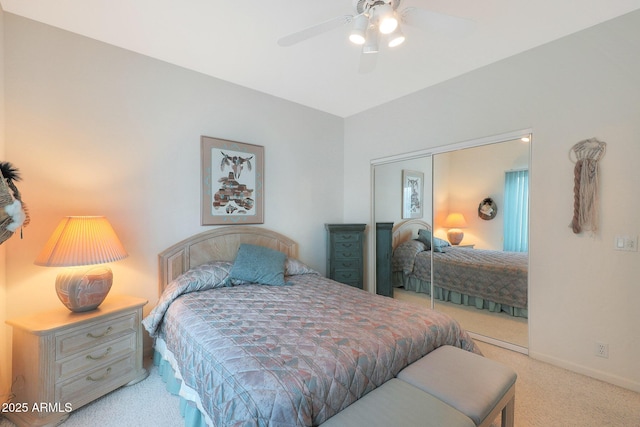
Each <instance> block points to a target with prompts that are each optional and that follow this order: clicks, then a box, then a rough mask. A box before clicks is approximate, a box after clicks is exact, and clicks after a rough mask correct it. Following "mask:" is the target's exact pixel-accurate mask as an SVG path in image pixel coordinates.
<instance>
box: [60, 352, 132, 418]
mask: <svg viewBox="0 0 640 427" xmlns="http://www.w3.org/2000/svg"><path fill="white" fill-rule="evenodd" d="M135 369H136V354H135V353H131V354H129V355H127V356H125V357H124V358H121V359H119V360H114V361H113V362H112V363H110V364H107V365H104V366H101V367H99V368H96V369H92V370H89V371H87V372H86V373H83V374H81V375H78V376H76V377H74V378H73V379H70V380H68V381H66V382H61V383H58V384H57V385H56V393H55V394H56V400H55V401H56V402H72V403H74V407H75V406H76V405H81V404H83V402H84V401H85V400H86V399H87V398H89V400H88V401H91V400H93V399H95V398H96V397H93V396H94V395H95V396H102V395H103V394H105V393H106V392H109V391H111V390H113V388H114V383H116V385H124V384H126V383H127V382H128V381H129V380H130V378H131V375H129V373H132V372H133V371H134V370H135ZM91 397H92V398H91Z"/></svg>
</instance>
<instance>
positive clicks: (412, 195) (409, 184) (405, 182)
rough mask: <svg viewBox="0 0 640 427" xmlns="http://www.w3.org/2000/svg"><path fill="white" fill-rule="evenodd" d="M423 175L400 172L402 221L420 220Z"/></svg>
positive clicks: (406, 171) (422, 204) (420, 173)
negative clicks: (409, 219)
mask: <svg viewBox="0 0 640 427" xmlns="http://www.w3.org/2000/svg"><path fill="white" fill-rule="evenodd" d="M423 187H424V174H423V173H422V172H417V171H410V170H402V219H408V218H422V210H423V206H424V203H423V202H424V201H423V197H424V188H423Z"/></svg>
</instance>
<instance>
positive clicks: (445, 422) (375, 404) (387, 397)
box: [322, 378, 474, 427]
mask: <svg viewBox="0 0 640 427" xmlns="http://www.w3.org/2000/svg"><path fill="white" fill-rule="evenodd" d="M393 426H402V427H474V424H473V422H472V421H471V420H470V419H469V417H467V416H465V415H464V414H462V413H461V412H459V411H457V410H455V409H453V408H452V407H451V406H449V405H447V404H446V403H444V402H442V401H440V400H439V399H436V398H435V397H433V396H431V395H430V394H428V393H425V392H423V391H422V390H420V389H418V388H416V387H414V386H412V385H410V384H408V383H406V382H404V381H400V380H398V379H396V378H393V379H391V380H389V381H387V382H386V383H384V384H382V385H381V386H380V387H378V388H376V389H375V390H373V391H371V392H370V393H368V394H366V395H365V396H363V397H362V398H360V399H358V400H357V401H355V402H354V403H352V404H351V405H350V406H348V407H347V408H346V409H344V410H343V411H341V412H339V413H337V414H336V415H334V416H333V417H331V418H329V419H328V420H327V421H326V422H324V423H323V424H322V427H393Z"/></svg>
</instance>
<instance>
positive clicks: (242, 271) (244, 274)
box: [229, 243, 287, 286]
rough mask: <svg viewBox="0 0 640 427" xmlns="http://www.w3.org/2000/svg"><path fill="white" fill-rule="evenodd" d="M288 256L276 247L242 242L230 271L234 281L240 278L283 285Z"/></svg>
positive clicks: (253, 281) (246, 280)
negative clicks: (270, 247) (271, 247)
mask: <svg viewBox="0 0 640 427" xmlns="http://www.w3.org/2000/svg"><path fill="white" fill-rule="evenodd" d="M286 258H287V256H286V255H285V254H284V253H282V252H280V251H277V250H275V249H269V248H266V247H264V246H256V245H249V244H247V243H242V244H241V245H240V248H239V249H238V255H236V260H235V261H234V263H233V267H231V271H230V272H229V279H230V280H231V282H232V283H233V282H234V281H237V280H240V281H244V282H250V283H260V284H263V285H274V286H282V285H284V284H285V281H284V268H285V261H286Z"/></svg>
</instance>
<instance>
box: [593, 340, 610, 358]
mask: <svg viewBox="0 0 640 427" xmlns="http://www.w3.org/2000/svg"><path fill="white" fill-rule="evenodd" d="M595 354H596V356H598V357H604V358H608V357H609V344H606V343H603V342H596V349H595Z"/></svg>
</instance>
